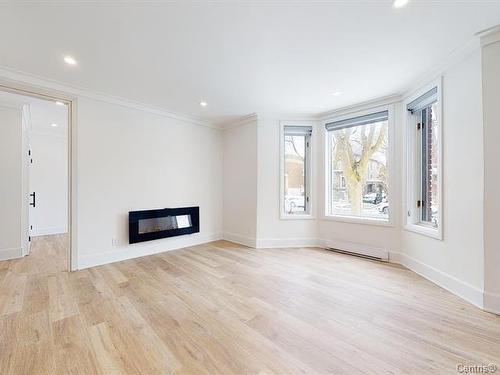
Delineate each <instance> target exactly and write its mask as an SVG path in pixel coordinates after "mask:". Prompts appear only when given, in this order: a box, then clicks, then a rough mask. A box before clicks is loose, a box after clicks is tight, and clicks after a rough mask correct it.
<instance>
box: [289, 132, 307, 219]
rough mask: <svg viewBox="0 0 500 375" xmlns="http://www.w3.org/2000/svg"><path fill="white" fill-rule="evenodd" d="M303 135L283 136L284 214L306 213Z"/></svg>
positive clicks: (305, 139) (304, 144) (305, 138)
mask: <svg viewBox="0 0 500 375" xmlns="http://www.w3.org/2000/svg"><path fill="white" fill-rule="evenodd" d="M306 142H307V136H305V135H286V134H285V181H284V186H285V196H284V199H285V202H284V207H285V212H286V213H289V214H294V213H306V169H305V166H306V160H305V159H306Z"/></svg>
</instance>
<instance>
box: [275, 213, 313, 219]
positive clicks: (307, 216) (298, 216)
mask: <svg viewBox="0 0 500 375" xmlns="http://www.w3.org/2000/svg"><path fill="white" fill-rule="evenodd" d="M315 219H316V217H315V216H313V215H311V214H296V215H290V214H281V215H280V220H315Z"/></svg>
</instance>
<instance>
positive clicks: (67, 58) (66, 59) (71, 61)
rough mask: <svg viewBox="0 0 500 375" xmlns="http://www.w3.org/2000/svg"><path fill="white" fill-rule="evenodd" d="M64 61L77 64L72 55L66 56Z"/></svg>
mask: <svg viewBox="0 0 500 375" xmlns="http://www.w3.org/2000/svg"><path fill="white" fill-rule="evenodd" d="M64 62H65V63H66V64H68V65H76V60H75V59H74V58H73V57H71V56H65V57H64Z"/></svg>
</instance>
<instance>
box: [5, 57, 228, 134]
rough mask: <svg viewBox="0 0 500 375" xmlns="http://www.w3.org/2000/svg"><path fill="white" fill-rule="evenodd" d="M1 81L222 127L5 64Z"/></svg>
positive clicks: (194, 122) (208, 125)
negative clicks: (12, 67) (22, 70)
mask: <svg viewBox="0 0 500 375" xmlns="http://www.w3.org/2000/svg"><path fill="white" fill-rule="evenodd" d="M0 83H3V84H5V85H6V86H8V85H9V84H14V85H23V84H28V85H32V86H35V87H37V88H40V90H41V91H42V92H44V91H46V90H47V89H49V90H56V91H59V92H62V93H64V94H66V95H68V94H69V95H74V96H76V97H83V98H88V99H93V100H98V101H101V102H105V103H109V104H115V105H119V106H122V107H126V108H131V109H136V110H139V111H143V112H147V113H151V114H155V115H158V116H162V117H168V118H171V119H175V120H179V121H183V122H187V123H189V124H194V125H199V126H205V127H209V128H213V129H220V127H219V126H217V125H215V124H212V123H211V122H208V121H204V120H202V119H200V118H197V117H194V116H189V115H185V114H180V113H176V112H172V111H168V110H165V109H161V108H156V107H152V106H149V105H147V104H143V103H139V102H134V101H131V100H127V99H124V98H119V97H116V96H112V95H108V94H103V93H99V92H94V91H91V90H88V89H83V88H80V87H77V86H72V85H68V84H65V83H62V82H59V81H56V80H51V79H47V78H44V77H39V76H36V75H33V74H29V73H25V72H21V71H18V70H15V69H11V68H7V67H3V66H0Z"/></svg>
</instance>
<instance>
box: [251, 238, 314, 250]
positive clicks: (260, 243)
mask: <svg viewBox="0 0 500 375" xmlns="http://www.w3.org/2000/svg"><path fill="white" fill-rule="evenodd" d="M318 246H320V245H319V241H318V240H317V239H316V238H264V239H257V244H256V247H257V248H258V249H275V248H281V247H318Z"/></svg>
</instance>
